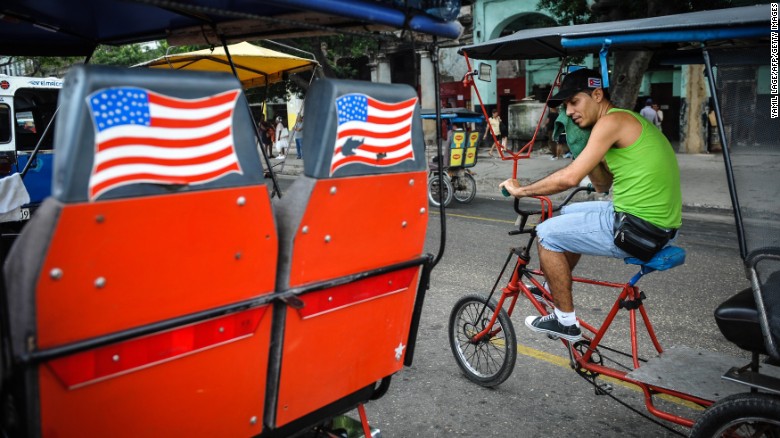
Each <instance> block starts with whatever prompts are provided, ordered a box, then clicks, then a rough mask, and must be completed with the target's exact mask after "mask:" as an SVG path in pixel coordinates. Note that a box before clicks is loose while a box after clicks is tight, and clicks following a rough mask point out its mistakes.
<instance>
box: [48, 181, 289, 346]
mask: <svg viewBox="0 0 780 438" xmlns="http://www.w3.org/2000/svg"><path fill="white" fill-rule="evenodd" d="M276 259H277V235H276V231H275V227H274V219H273V215H272V212H271V203H270V200H269V198H268V192H267V190H266V188H265V187H264V186H253V187H238V188H228V189H220V190H209V191H200V192H191V193H182V194H176V195H165V196H151V197H145V198H133V199H121V200H115V201H105V202H99V203H86V204H75V205H67V206H65V207H64V208H63V210H62V214H61V217H60V219H59V223H58V224H57V229H56V231H55V234H54V236H53V238H52V242H51V245H50V249H49V253H48V255H47V257H46V260H45V261H44V264H43V268H42V270H41V276H40V279H39V282H38V296H37V306H38V307H37V322H38V340H37V344H38V347H39V348H46V347H52V346H57V345H62V344H67V343H70V342H74V341H78V340H83V339H88V338H93V337H97V336H100V335H102V334H106V333H112V332H118V331H121V330H125V329H128V328H131V327H136V326H141V325H144V324H149V323H153V322H156V321H161V320H165V319H170V318H175V317H177V316H181V315H185V314H190V313H193V312H198V311H201V310H206V309H209V308H214V307H218V306H222V305H226V304H230V303H235V302H239V301H242V300H246V299H250V298H252V297H256V296H259V295H262V294H267V293H269V292H271V291H273V289H274V286H275V280H276V279H275V277H276V264H277V260H276ZM55 273H60V275H56V274H55Z"/></svg>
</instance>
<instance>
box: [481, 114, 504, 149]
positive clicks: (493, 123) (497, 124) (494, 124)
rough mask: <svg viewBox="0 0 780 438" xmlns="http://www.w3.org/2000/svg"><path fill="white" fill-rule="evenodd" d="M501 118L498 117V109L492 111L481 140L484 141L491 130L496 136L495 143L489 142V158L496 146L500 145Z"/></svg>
mask: <svg viewBox="0 0 780 438" xmlns="http://www.w3.org/2000/svg"><path fill="white" fill-rule="evenodd" d="M501 124H502V123H501V116H500V115H498V108H494V109H493V113H492V116H491V117H490V118H488V126H487V128H486V129H485V135H483V136H482V139H483V140H485V139H486V138H487V137H488V134H490V130H491V128H492V130H493V134H495V135H496V139H495V141H491V142H490V150H489V151H488V155H489V156H491V157H492V156H493V148H495V147H496V144H498V143H501V137H502V132H501Z"/></svg>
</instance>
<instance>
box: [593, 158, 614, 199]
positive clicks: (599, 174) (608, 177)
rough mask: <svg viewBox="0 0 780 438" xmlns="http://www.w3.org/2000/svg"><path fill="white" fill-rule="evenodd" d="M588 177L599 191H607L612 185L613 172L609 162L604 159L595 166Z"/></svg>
mask: <svg viewBox="0 0 780 438" xmlns="http://www.w3.org/2000/svg"><path fill="white" fill-rule="evenodd" d="M588 177H589V178H590V182H591V184H593V188H595V189H596V191H597V192H601V193H607V192H608V191H609V188H610V187H612V172H610V171H609V168H608V167H607V163H605V162H604V161H602V162H600V163H599V164H598V165H597V166H596V167H594V168H593V170H591V172H590V173H589V174H588Z"/></svg>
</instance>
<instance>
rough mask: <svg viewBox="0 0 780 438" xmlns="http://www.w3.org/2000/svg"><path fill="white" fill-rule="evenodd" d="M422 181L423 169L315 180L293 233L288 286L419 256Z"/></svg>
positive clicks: (424, 213)
mask: <svg viewBox="0 0 780 438" xmlns="http://www.w3.org/2000/svg"><path fill="white" fill-rule="evenodd" d="M426 183H427V180H426V173H425V172H414V173H399V174H389V175H374V176H368V177H365V176H364V177H352V178H338V179H330V180H321V181H318V182H317V184H316V186H315V187H314V190H313V192H312V194H311V197H310V199H309V204H308V206H307V208H306V213H305V214H304V217H303V220H302V221H301V224H300V227H299V229H298V230H297V233H296V235H295V238H294V239H295V241H294V247H293V256H292V262H291V269H290V286H298V285H302V284H306V283H311V282H315V281H321V280H327V279H332V278H338V277H341V276H345V275H349V274H354V273H357V272H363V271H367V270H370V269H375V268H379V267H382V266H387V265H391V264H393V263H399V262H403V261H407V260H411V259H414V258H416V257H419V256H420V255H421V254H422V251H423V246H424V243H425V232H426V228H427V225H428V198H427V196H426V190H427V189H426Z"/></svg>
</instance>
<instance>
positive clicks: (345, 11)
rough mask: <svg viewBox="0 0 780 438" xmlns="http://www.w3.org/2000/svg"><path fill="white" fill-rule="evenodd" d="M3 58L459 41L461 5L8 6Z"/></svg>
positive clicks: (113, 0)
mask: <svg viewBox="0 0 780 438" xmlns="http://www.w3.org/2000/svg"><path fill="white" fill-rule="evenodd" d="M1 11H2V12H0V55H6V56H16V55H22V56H68V55H69V56H81V55H84V56H87V55H89V54H91V53H92V52H93V51H94V49H95V47H96V46H97V45H98V44H108V45H121V44H129V43H138V42H145V41H151V40H160V39H167V40H168V42H169V43H170V44H171V45H185V44H209V45H214V46H218V45H221V44H222V41H223V39H224V40H225V41H227V42H228V43H234V42H239V41H244V40H246V39H247V38H248V37H249V36H252V37H253V38H257V39H271V38H275V37H281V36H284V37H286V38H292V37H305V36H314V35H322V34H333V33H335V32H340V31H343V32H349V31H353V32H360V33H362V34H370V33H373V32H381V31H390V30H397V29H401V28H406V29H410V30H412V31H414V32H421V33H427V34H430V35H437V36H441V37H445V38H457V37H459V36H460V34H461V32H462V31H463V26H462V25H461V24H460V23H459V22H458V21H457V20H456V17H457V15H458V13H459V12H460V1H458V0H447V1H435V0H419V1H414V2H403V1H397V0H327V1H322V0H319V1H311V0H285V1H284V2H281V1H272V0H251V1H248V0H245V1H230V2H226V1H223V0H187V1H171V0H68V1H67V2H63V1H60V0H3V5H2V8H1Z"/></svg>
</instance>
